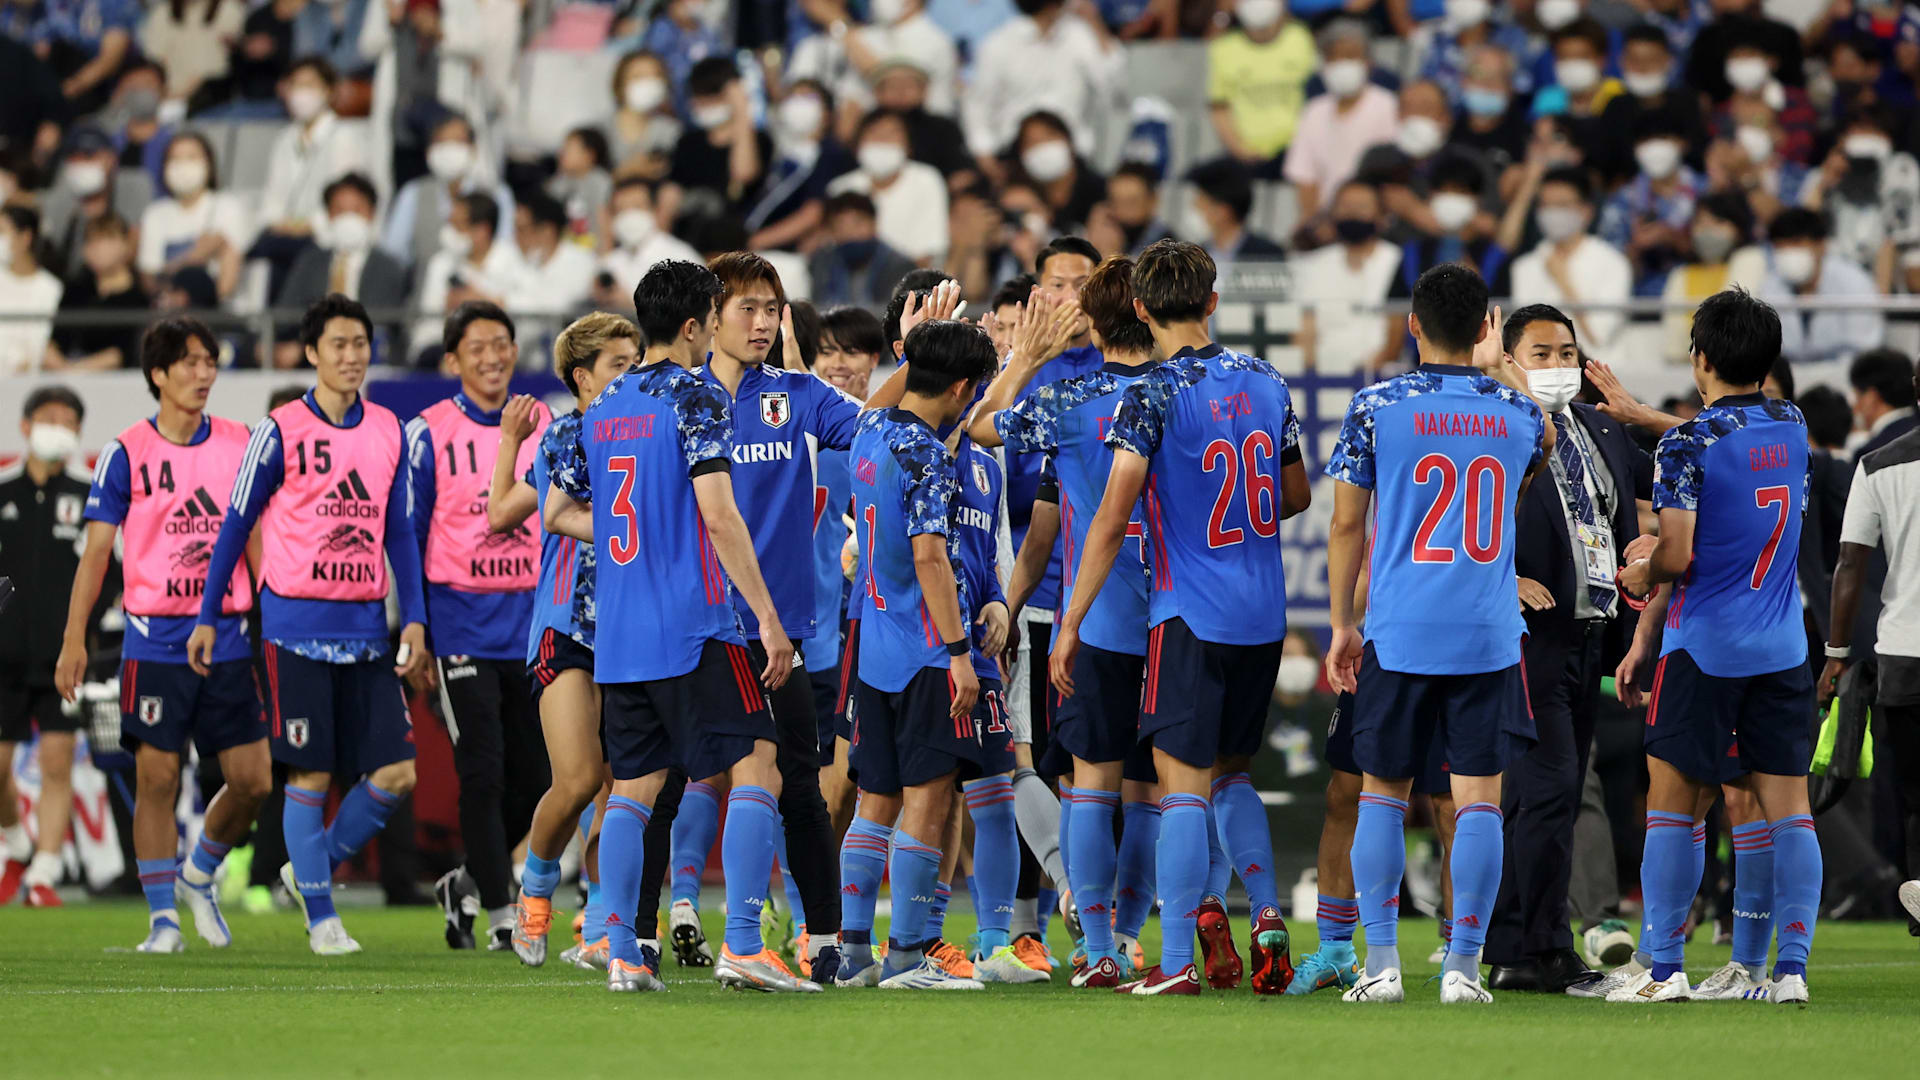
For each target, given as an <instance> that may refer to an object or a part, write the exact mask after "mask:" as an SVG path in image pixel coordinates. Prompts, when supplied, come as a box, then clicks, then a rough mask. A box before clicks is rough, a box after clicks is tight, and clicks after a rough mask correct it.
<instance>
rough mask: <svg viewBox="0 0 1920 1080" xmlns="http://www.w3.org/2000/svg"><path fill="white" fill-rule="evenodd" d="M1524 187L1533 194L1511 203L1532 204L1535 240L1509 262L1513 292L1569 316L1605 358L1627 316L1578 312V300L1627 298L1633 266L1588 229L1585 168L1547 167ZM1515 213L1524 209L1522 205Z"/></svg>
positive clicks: (1590, 203)
mask: <svg viewBox="0 0 1920 1080" xmlns="http://www.w3.org/2000/svg"><path fill="white" fill-rule="evenodd" d="M1529 167H1530V168H1532V167H1533V166H1531V165H1530V166H1529ZM1528 186H1529V187H1531V188H1533V189H1534V190H1537V191H1538V195H1537V196H1536V195H1534V194H1533V191H1527V192H1526V195H1527V198H1526V199H1525V200H1524V201H1519V202H1516V204H1515V205H1516V207H1524V206H1525V205H1527V204H1532V206H1533V222H1534V226H1535V228H1537V229H1538V230H1539V233H1540V242H1539V244H1538V245H1536V246H1535V247H1534V248H1533V250H1531V251H1529V252H1527V253H1526V254H1524V255H1521V256H1520V257H1518V258H1516V259H1515V260H1514V261H1513V295H1514V296H1523V297H1526V298H1527V300H1529V301H1531V302H1538V303H1545V304H1552V305H1553V306H1554V307H1557V308H1559V309H1561V310H1562V311H1565V312H1566V313H1567V314H1569V315H1571V316H1572V317H1573V321H1574V324H1575V326H1576V328H1577V330H1576V332H1577V334H1578V336H1579V338H1580V341H1581V342H1582V343H1583V345H1584V346H1585V348H1586V349H1587V351H1588V352H1590V353H1591V354H1593V355H1594V356H1596V357H1598V358H1600V359H1602V360H1604V359H1607V357H1608V355H1609V354H1608V350H1609V348H1610V347H1611V346H1612V344H1613V339H1614V335H1615V334H1616V333H1618V332H1619V329H1620V326H1621V325H1622V324H1623V323H1624V322H1625V321H1626V316H1625V315H1624V314H1623V313H1621V312H1619V311H1582V310H1580V305H1581V304H1582V303H1586V302H1592V303H1602V304H1619V303H1624V302H1625V301H1626V300H1628V299H1629V298H1631V297H1632V295H1633V265H1632V264H1631V263H1629V262H1628V261H1627V257H1626V256H1625V255H1624V254H1622V253H1621V252H1620V250H1619V249H1618V248H1616V247H1614V246H1613V245H1611V244H1609V243H1607V242H1606V241H1605V240H1602V239H1600V238H1599V237H1597V236H1594V235H1592V234H1591V233H1589V232H1587V228H1588V226H1589V225H1591V224H1592V223H1593V182H1592V181H1591V180H1590V179H1589V178H1588V176H1587V173H1586V172H1585V171H1584V170H1582V169H1577V168H1569V167H1564V166H1563V167H1561V168H1556V169H1552V170H1549V171H1545V172H1543V173H1540V174H1539V179H1538V182H1537V183H1534V184H1529V185H1528ZM1519 212H1520V214H1522V215H1524V214H1525V210H1524V209H1521V210H1520V211H1519ZM1510 220H1511V212H1510Z"/></svg>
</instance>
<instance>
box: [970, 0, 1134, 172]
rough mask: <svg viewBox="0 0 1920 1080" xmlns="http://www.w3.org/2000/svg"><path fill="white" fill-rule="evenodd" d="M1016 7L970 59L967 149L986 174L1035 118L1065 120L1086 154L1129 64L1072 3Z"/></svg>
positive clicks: (1027, 1) (1081, 3)
mask: <svg viewBox="0 0 1920 1080" xmlns="http://www.w3.org/2000/svg"><path fill="white" fill-rule="evenodd" d="M1075 4H1076V5H1077V7H1078V9H1079V10H1078V11H1069V10H1068V7H1069V5H1068V4H1066V3H1063V2H1062V0H1014V6H1015V7H1017V8H1019V9H1020V15H1019V17H1017V18H1015V19H1013V20H1012V21H1010V22H1008V23H1006V24H1005V25H1003V26H1001V27H1000V29H998V30H996V31H994V33H993V36H991V37H989V38H988V39H987V40H986V41H985V42H983V43H982V44H981V46H980V50H979V52H978V54H977V55H976V57H975V65H974V77H973V82H972V84H971V85H969V86H968V87H967V95H966V98H965V100H964V101H962V102H961V123H962V125H964V126H965V128H966V131H967V148H968V149H969V150H971V151H973V155H974V157H975V158H976V159H979V161H980V163H981V167H982V168H983V169H986V170H988V171H989V172H991V171H992V169H993V168H994V157H995V156H996V155H997V154H999V153H1000V152H1001V151H1002V150H1004V149H1005V148H1006V146H1007V144H1009V143H1011V142H1013V140H1014V137H1015V136H1016V135H1017V134H1018V128H1019V125H1020V121H1021V120H1022V119H1023V118H1025V117H1026V116H1028V115H1029V114H1031V113H1033V112H1035V111H1037V110H1042V109H1045V110H1048V111H1051V112H1052V113H1054V114H1055V115H1057V116H1060V117H1062V118H1064V119H1065V120H1066V122H1067V124H1068V126H1069V129H1070V130H1071V131H1072V133H1073V146H1074V149H1075V151H1076V152H1078V153H1081V154H1090V153H1092V152H1093V149H1094V133H1095V132H1097V131H1100V130H1101V129H1102V128H1104V127H1105V125H1106V121H1107V117H1108V116H1109V114H1111V112H1112V111H1113V109H1114V108H1115V107H1116V106H1117V105H1118V104H1119V100H1120V95H1121V93H1122V92H1123V90H1124V80H1125V78H1126V70H1127V57H1126V54H1125V53H1124V52H1122V51H1121V49H1120V43H1119V42H1117V41H1115V40H1114V38H1113V35H1112V34H1110V33H1108V32H1107V27H1106V24H1105V23H1104V22H1102V21H1101V20H1100V18H1099V16H1098V13H1094V14H1093V17H1092V18H1087V17H1085V16H1084V15H1082V14H1080V13H1079V12H1091V11H1092V5H1090V4H1088V3H1086V2H1085V0H1075Z"/></svg>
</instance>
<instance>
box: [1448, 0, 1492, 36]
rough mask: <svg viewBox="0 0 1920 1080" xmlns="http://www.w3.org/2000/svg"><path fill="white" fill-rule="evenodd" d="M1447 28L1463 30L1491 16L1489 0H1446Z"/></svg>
mask: <svg viewBox="0 0 1920 1080" xmlns="http://www.w3.org/2000/svg"><path fill="white" fill-rule="evenodd" d="M1446 12H1447V16H1446V17H1447V29H1449V30H1455V31H1458V30H1465V29H1468V28H1469V27H1474V26H1479V25H1480V24H1481V23H1483V22H1486V21H1487V20H1488V19H1489V18H1491V17H1492V16H1493V4H1492V2H1491V0H1447V6H1446Z"/></svg>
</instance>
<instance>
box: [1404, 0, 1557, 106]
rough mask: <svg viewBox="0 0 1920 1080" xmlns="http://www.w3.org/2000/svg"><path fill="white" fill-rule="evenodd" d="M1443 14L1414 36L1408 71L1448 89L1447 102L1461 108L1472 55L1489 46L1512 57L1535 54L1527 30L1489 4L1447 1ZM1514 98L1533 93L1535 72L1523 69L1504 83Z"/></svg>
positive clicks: (1484, 0) (1485, 1) (1488, 1)
mask: <svg viewBox="0 0 1920 1080" xmlns="http://www.w3.org/2000/svg"><path fill="white" fill-rule="evenodd" d="M1444 10H1445V14H1444V15H1442V16H1441V17H1440V18H1439V19H1436V20H1433V21H1432V22H1428V23H1424V24H1422V25H1421V27H1420V29H1419V30H1417V31H1416V32H1415V33H1414V36H1413V40H1412V42H1411V43H1410V45H1409V47H1410V48H1411V49H1412V50H1413V55H1414V61H1413V64H1412V65H1411V66H1412V69H1413V70H1414V71H1415V72H1416V73H1418V77H1419V78H1422V79H1429V80H1432V81H1433V82H1436V83H1438V84H1440V85H1441V86H1444V87H1448V88H1449V93H1450V94H1451V95H1452V97H1451V100H1450V102H1449V104H1451V105H1455V106H1458V105H1462V104H1464V101H1463V99H1462V94H1463V92H1464V91H1465V88H1466V85H1467V72H1468V68H1469V66H1470V65H1471V63H1472V61H1473V54H1474V51H1475V50H1477V49H1479V48H1481V47H1482V46H1487V45H1491V46H1493V47H1494V48H1497V49H1500V50H1501V51H1502V52H1504V53H1506V54H1507V55H1508V56H1510V57H1518V56H1527V55H1531V54H1532V53H1534V52H1535V49H1534V48H1533V45H1532V43H1531V41H1530V40H1529V39H1528V36H1527V32H1526V31H1525V30H1524V29H1522V28H1521V27H1520V26H1518V25H1517V24H1515V23H1512V22H1508V21H1507V20H1505V19H1503V18H1501V17H1500V15H1499V13H1498V12H1496V11H1495V10H1494V4H1493V0H1446V2H1445V5H1444ZM1506 85H1507V87H1508V88H1509V89H1510V90H1511V92H1512V93H1514V94H1519V95H1521V96H1526V95H1529V94H1531V93H1533V70H1532V69H1531V68H1530V67H1528V68H1521V69H1519V70H1517V71H1515V72H1514V73H1513V77H1512V78H1511V79H1510V80H1509V82H1508V83H1507V84H1506Z"/></svg>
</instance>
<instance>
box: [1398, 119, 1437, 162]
mask: <svg viewBox="0 0 1920 1080" xmlns="http://www.w3.org/2000/svg"><path fill="white" fill-rule="evenodd" d="M1446 141H1447V135H1446V132H1444V131H1442V130H1441V129H1440V123H1439V121H1437V120H1435V119H1433V118H1432V117H1430V116H1409V117H1407V118H1405V119H1403V120H1401V121H1400V131H1399V133H1398V134H1396V135H1395V136H1394V138H1393V144H1394V145H1395V146H1398V147H1399V148H1400V152H1401V153H1403V154H1405V155H1407V156H1408V157H1410V158H1424V157H1427V156H1428V155H1430V154H1432V153H1433V152H1434V151H1436V150H1438V149H1440V148H1441V147H1442V146H1444V145H1446Z"/></svg>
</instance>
